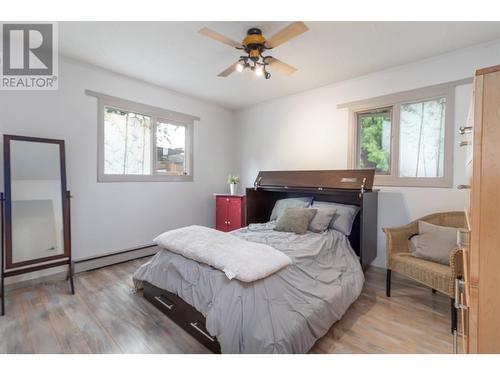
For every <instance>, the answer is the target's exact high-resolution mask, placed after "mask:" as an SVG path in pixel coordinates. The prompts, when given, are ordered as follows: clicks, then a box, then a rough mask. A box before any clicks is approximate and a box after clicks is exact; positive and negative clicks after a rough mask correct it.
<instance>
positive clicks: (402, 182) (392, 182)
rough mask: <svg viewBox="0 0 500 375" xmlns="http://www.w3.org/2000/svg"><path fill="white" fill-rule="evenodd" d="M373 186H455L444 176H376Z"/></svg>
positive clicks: (448, 187)
mask: <svg viewBox="0 0 500 375" xmlns="http://www.w3.org/2000/svg"><path fill="white" fill-rule="evenodd" d="M373 186H391V187H416V188H438V189H451V188H453V182H452V181H450V180H448V179H444V178H437V179H436V178H429V179H426V178H404V177H400V178H394V177H392V178H391V177H386V176H375V180H374V182H373Z"/></svg>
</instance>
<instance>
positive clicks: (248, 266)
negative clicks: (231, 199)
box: [153, 225, 292, 282]
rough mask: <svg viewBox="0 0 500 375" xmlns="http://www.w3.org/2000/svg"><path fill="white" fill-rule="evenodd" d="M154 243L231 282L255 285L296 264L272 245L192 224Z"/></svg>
mask: <svg viewBox="0 0 500 375" xmlns="http://www.w3.org/2000/svg"><path fill="white" fill-rule="evenodd" d="M153 242H154V243H155V244H157V245H158V246H161V247H163V248H165V249H167V250H169V251H172V252H174V253H177V254H180V255H182V256H184V257H186V258H189V259H192V260H195V261H197V262H201V263H205V264H208V265H209V266H212V267H214V268H217V269H219V270H221V271H222V272H224V273H225V274H226V276H227V277H228V278H229V279H232V278H236V279H238V280H240V281H244V282H252V281H255V280H259V279H262V278H264V277H267V276H269V275H271V274H273V273H275V272H276V271H279V270H280V269H282V268H283V267H285V266H288V265H289V264H291V263H292V261H291V259H290V258H289V257H288V256H287V255H285V254H283V253H282V252H281V251H279V250H276V249H274V248H272V247H270V246H267V245H263V244H258V243H254V242H248V241H245V240H242V239H240V238H238V237H236V236H233V235H232V234H228V233H224V232H220V231H218V230H215V229H211V228H207V227H202V226H198V225H191V226H189V227H184V228H180V229H174V230H171V231H168V232H165V233H163V234H160V235H159V236H158V237H156V238H155V239H154V240H153Z"/></svg>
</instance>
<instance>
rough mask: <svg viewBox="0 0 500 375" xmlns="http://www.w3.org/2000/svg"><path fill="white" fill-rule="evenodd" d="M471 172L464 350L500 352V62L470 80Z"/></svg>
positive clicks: (465, 264) (465, 259)
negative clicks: (471, 104) (471, 109)
mask: <svg viewBox="0 0 500 375" xmlns="http://www.w3.org/2000/svg"><path fill="white" fill-rule="evenodd" d="M469 125H472V126H471V127H472V129H466V130H468V131H471V132H472V138H473V140H472V142H473V145H472V178H471V181H470V186H471V190H470V197H469V201H470V202H469V208H468V210H467V211H468V212H467V216H468V218H469V223H470V226H469V229H470V246H469V248H466V249H465V250H466V251H465V252H464V254H465V257H464V278H465V289H466V293H465V296H466V298H465V305H466V306H467V308H466V312H467V314H466V316H467V319H465V324H464V326H465V330H464V333H465V335H466V339H467V340H466V348H465V349H466V351H467V352H469V353H500V271H499V270H500V230H499V228H500V215H499V212H500V211H499V207H500V66H496V67H492V68H487V69H481V70H478V71H477V72H476V77H475V81H474V98H473V121H472V122H471V124H469Z"/></svg>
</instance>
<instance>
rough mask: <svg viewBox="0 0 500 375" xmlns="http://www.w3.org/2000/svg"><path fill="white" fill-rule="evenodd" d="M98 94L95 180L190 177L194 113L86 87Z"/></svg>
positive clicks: (152, 179)
mask: <svg viewBox="0 0 500 375" xmlns="http://www.w3.org/2000/svg"><path fill="white" fill-rule="evenodd" d="M87 94H88V95H91V96H96V97H97V98H98V99H99V165H98V181H102V182H108V181H192V180H193V155H192V144H193V124H194V121H195V120H199V118H196V117H193V116H189V115H184V114H181V113H177V112H171V111H167V110H163V109H160V108H156V107H150V106H147V105H144V104H139V103H134V102H129V101H126V100H123V99H119V98H115V97H111V96H107V95H103V94H98V93H94V92H91V91H87Z"/></svg>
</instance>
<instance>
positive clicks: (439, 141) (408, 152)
mask: <svg viewBox="0 0 500 375" xmlns="http://www.w3.org/2000/svg"><path fill="white" fill-rule="evenodd" d="M445 114H446V99H445V98H437V99H432V100H428V101H422V102H417V103H409V104H403V105H402V106H401V107H400V112H399V118H400V124H399V175H400V176H401V177H426V178H433V177H434V178H435V177H443V175H444V134H445V126H444V124H445V117H446V116H445Z"/></svg>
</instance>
